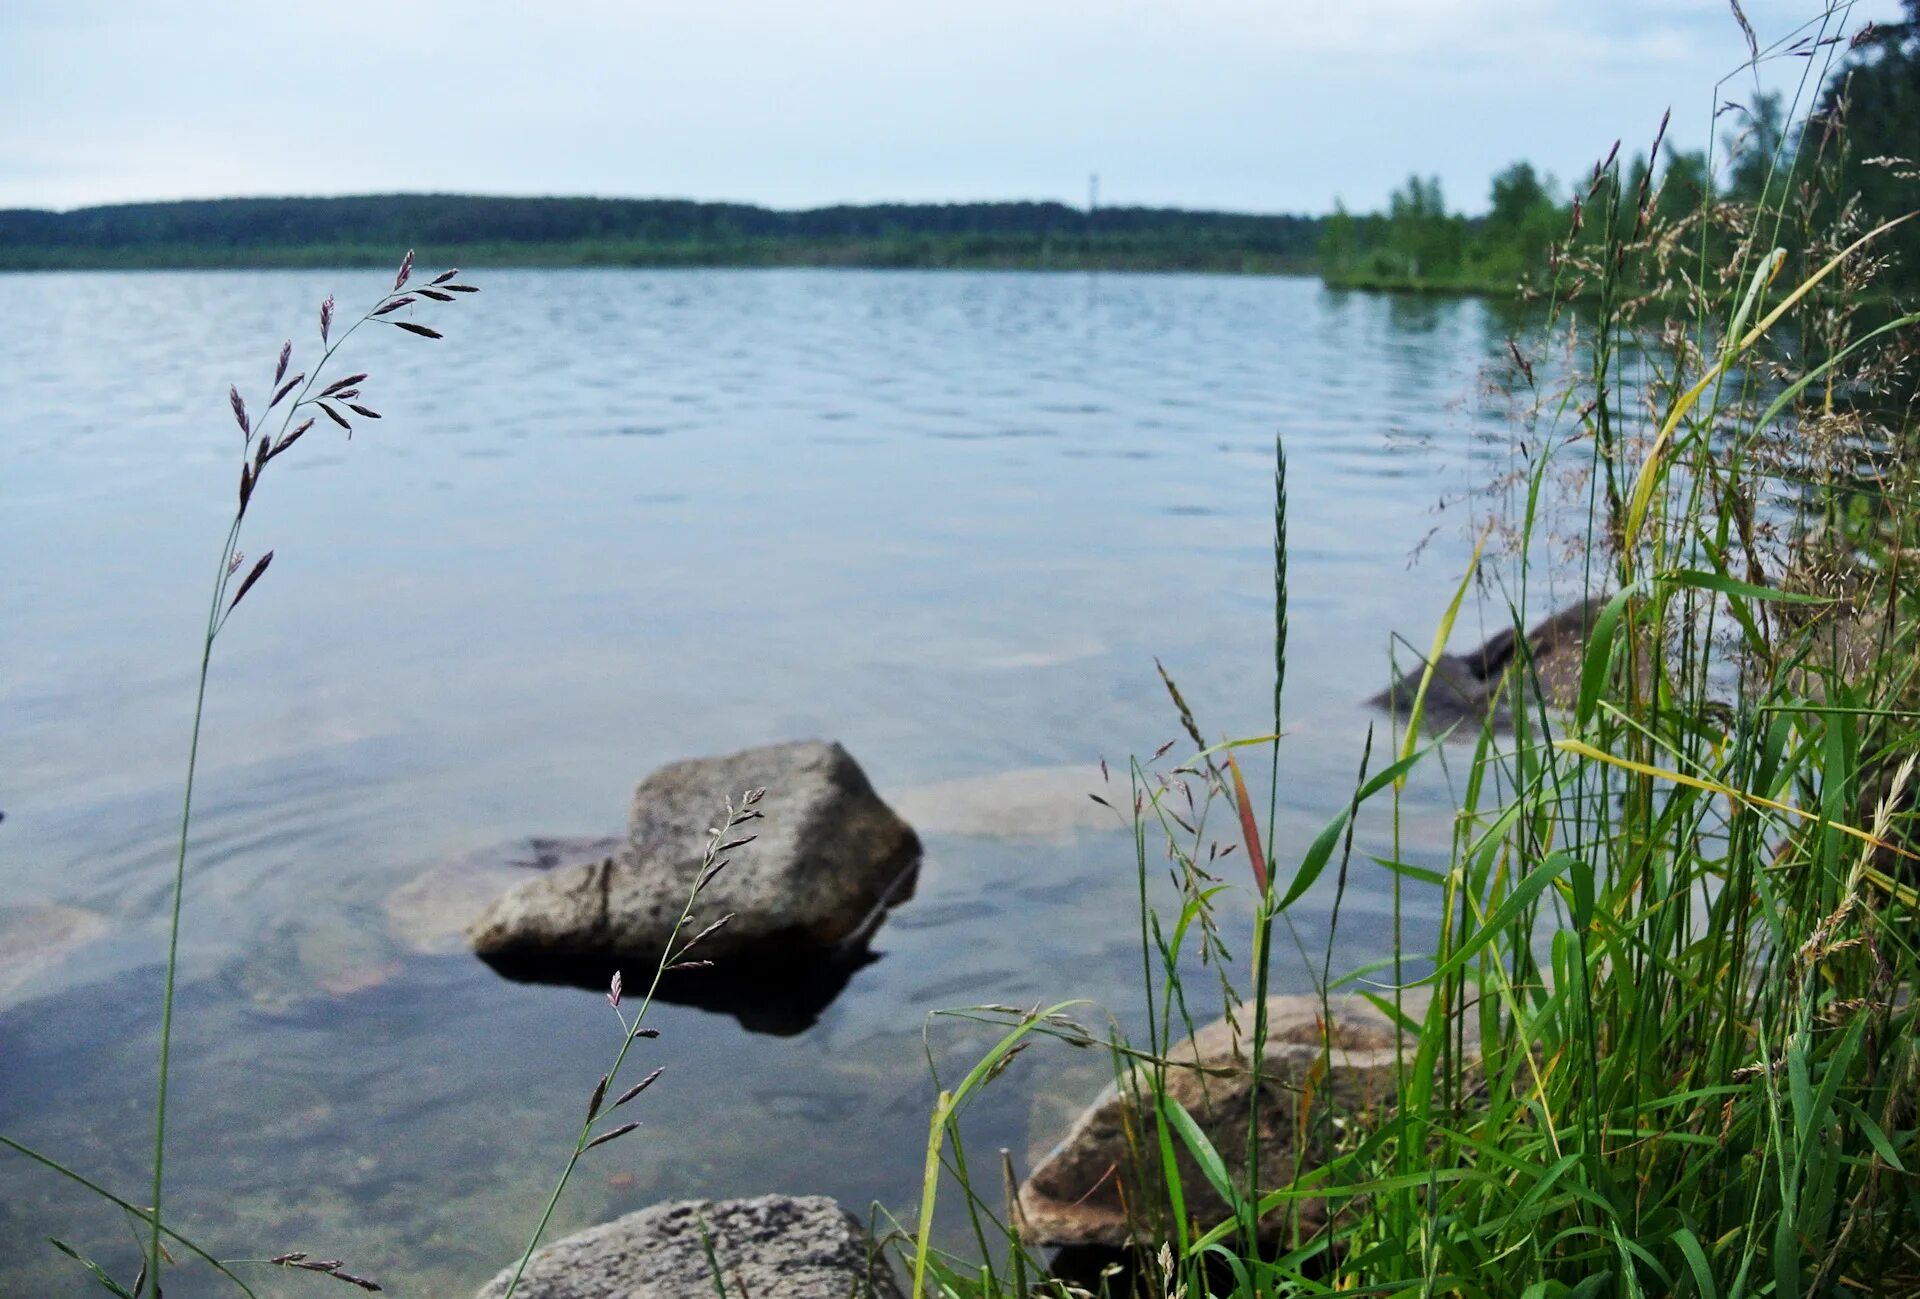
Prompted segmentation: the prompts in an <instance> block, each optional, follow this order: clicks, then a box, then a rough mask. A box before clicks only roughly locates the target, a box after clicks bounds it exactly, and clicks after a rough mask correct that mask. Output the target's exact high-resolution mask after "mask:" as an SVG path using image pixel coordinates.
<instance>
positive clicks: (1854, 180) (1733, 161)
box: [1319, 0, 1920, 292]
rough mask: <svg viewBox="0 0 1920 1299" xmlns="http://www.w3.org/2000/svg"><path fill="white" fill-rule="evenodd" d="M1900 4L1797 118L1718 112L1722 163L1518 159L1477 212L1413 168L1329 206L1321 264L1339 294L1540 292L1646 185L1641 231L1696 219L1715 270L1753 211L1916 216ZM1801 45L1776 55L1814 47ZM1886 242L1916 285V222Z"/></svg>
mask: <svg viewBox="0 0 1920 1299" xmlns="http://www.w3.org/2000/svg"><path fill="white" fill-rule="evenodd" d="M1903 4H1904V6H1905V10H1906V16H1905V19H1904V21H1901V22H1897V23H1889V24H1884V25H1879V26H1874V27H1869V28H1867V29H1864V30H1863V31H1862V32H1861V33H1860V34H1859V35H1857V36H1855V37H1854V38H1853V39H1852V40H1851V42H1850V48H1849V49H1848V50H1847V52H1846V54H1845V57H1844V58H1842V59H1841V60H1840V62H1839V65H1838V67H1837V68H1836V69H1835V71H1834V72H1833V74H1832V75H1831V76H1830V77H1828V78H1827V80H1826V81H1825V83H1824V84H1823V85H1822V86H1821V87H1820V89H1819V91H1818V93H1817V94H1816V95H1815V96H1814V97H1813V102H1812V105H1811V111H1809V112H1808V113H1807V115H1806V116H1805V117H1804V118H1802V119H1801V120H1800V121H1797V122H1794V121H1789V120H1788V114H1787V110H1786V107H1785V104H1784V101H1783V99H1782V97H1781V96H1780V95H1779V94H1766V93H1761V94H1756V95H1754V96H1753V97H1752V98H1751V99H1750V101H1748V102H1747V103H1744V104H1729V105H1727V106H1725V107H1724V108H1723V109H1722V112H1723V113H1724V114H1725V115H1726V117H1727V118H1728V119H1729V120H1730V121H1731V123H1732V124H1731V125H1730V126H1728V127H1726V128H1725V129H1724V130H1723V134H1722V140H1721V145H1722V148H1721V152H1720V165H1719V166H1718V168H1717V169H1716V168H1714V167H1712V166H1710V161H1709V158H1708V155H1707V153H1706V151H1705V150H1681V149H1678V148H1676V147H1674V146H1672V145H1671V144H1669V145H1667V146H1666V147H1665V149H1664V150H1662V149H1661V147H1660V145H1659V143H1658V142H1656V144H1655V146H1654V149H1653V150H1652V151H1650V153H1639V154H1636V155H1634V156H1633V157H1632V158H1631V159H1630V160H1628V161H1625V162H1624V163H1621V162H1620V161H1619V160H1618V159H1617V158H1614V157H1609V158H1608V159H1606V160H1605V161H1604V162H1603V163H1602V165H1601V166H1600V167H1597V168H1595V169H1594V171H1593V172H1592V173H1591V175H1582V176H1581V177H1580V180H1579V182H1578V183H1576V184H1573V185H1564V184H1562V183H1560V182H1558V181H1556V180H1555V179H1554V178H1553V177H1552V176H1551V175H1547V174H1543V173H1541V172H1540V171H1538V170H1537V169H1536V168H1535V167H1534V166H1533V165H1532V164H1531V163H1527V162H1516V163H1514V164H1513V165H1512V166H1510V167H1508V168H1507V169H1506V170H1505V171H1502V172H1501V173H1500V174H1499V175H1497V176H1495V177H1494V178H1493V183H1492V186H1491V190H1490V193H1489V195H1488V210H1487V213H1486V215H1485V216H1481V217H1467V216H1463V215H1461V214H1459V213H1457V212H1449V211H1448V210H1447V204H1446V200H1445V198H1444V196H1443V194H1442V192H1441V188H1440V181H1439V178H1438V177H1422V176H1419V175H1414V176H1410V177H1409V178H1408V179H1407V182H1406V184H1405V185H1403V186H1402V187H1401V188H1399V189H1397V190H1395V191H1394V193H1393V194H1392V196H1391V197H1390V199H1389V200H1388V203H1387V206H1386V208H1385V210H1383V211H1379V212H1368V213H1360V214H1355V213H1350V212H1348V211H1347V210H1346V209H1345V208H1344V207H1342V206H1338V205H1336V208H1335V210H1334V213H1333V215H1332V216H1330V217H1329V218H1327V222H1326V225H1325V228H1324V230H1323V232H1322V236H1321V242H1320V249H1319V253H1320V265H1321V272H1322V274H1323V275H1324V276H1325V278H1326V279H1327V281H1328V282H1329V283H1332V284H1336V285H1342V286H1347V287H1362V288H1364V287H1378V288H1408V289H1435V290H1457V289H1468V290H1487V291H1496V292H1506V291H1514V290H1519V291H1522V292H1525V291H1527V290H1530V289H1544V288H1546V287H1547V282H1548V281H1549V280H1550V279H1551V278H1552V276H1553V274H1554V270H1555V268H1556V265H1557V263H1556V262H1555V260H1554V258H1553V256H1552V255H1551V254H1552V252H1553V250H1554V249H1555V247H1556V246H1560V247H1563V248H1565V249H1568V250H1570V251H1572V252H1574V253H1576V254H1577V253H1578V252H1579V250H1580V249H1582V248H1583V247H1584V248H1589V249H1591V248H1598V247H1601V246H1603V245H1604V244H1605V243H1606V241H1607V240H1608V239H1609V237H1613V238H1632V237H1634V235H1635V233H1636V232H1635V231H1634V230H1633V229H1631V227H1635V226H1639V225H1641V223H1642V218H1641V215H1640V204H1639V203H1638V202H1637V201H1631V202H1630V201H1626V200H1628V199H1630V198H1631V199H1634V200H1637V199H1638V196H1639V195H1640V194H1641V193H1642V192H1643V191H1644V192H1645V193H1646V194H1648V196H1649V203H1648V213H1649V218H1648V219H1647V221H1646V222H1645V225H1646V228H1647V229H1651V230H1655V231H1672V230H1680V229H1682V228H1684V227H1687V226H1689V225H1691V226H1692V229H1693V231H1694V232H1696V233H1697V234H1698V236H1699V237H1698V239H1697V240H1696V241H1695V242H1694V245H1693V246H1695V247H1698V248H1699V249H1700V251H1702V252H1703V253H1704V254H1705V256H1706V257H1707V259H1708V261H1709V263H1710V264H1719V263H1721V262H1722V261H1724V260H1725V258H1726V256H1727V254H1728V253H1729V252H1730V251H1731V249H1732V248H1733V246H1734V245H1735V244H1737V243H1738V241H1739V240H1740V239H1741V238H1742V237H1744V235H1745V234H1746V233H1747V232H1748V230H1749V229H1750V228H1751V223H1752V222H1753V221H1754V220H1755V219H1756V218H1757V219H1760V220H1769V221H1771V220H1775V219H1781V220H1785V221H1787V222H1789V223H1798V224H1801V225H1803V226H1804V227H1806V228H1808V229H1812V228H1816V227H1822V226H1825V227H1831V226H1832V225H1834V224H1835V222H1836V219H1837V218H1846V219H1847V220H1848V221H1849V222H1850V224H1851V227H1852V228H1857V229H1859V230H1862V231H1864V230H1865V229H1867V228H1869V226H1870V225H1871V223H1873V222H1875V221H1878V220H1884V219H1886V218H1888V217H1892V216H1898V215H1900V214H1902V213H1904V212H1907V211H1910V210H1912V209H1913V208H1915V207H1916V206H1920V188H1916V186H1915V184H1914V182H1915V180H1917V179H1920V163H1916V162H1915V161H1913V159H1914V156H1915V155H1916V153H1920V0H1903ZM1807 42H1808V43H1807V45H1806V47H1805V48H1804V49H1803V50H1794V49H1793V48H1792V47H1789V49H1788V50H1787V51H1785V53H1787V54H1788V55H1795V54H1801V53H1804V54H1805V55H1807V56H1809V57H1811V56H1815V55H1817V54H1819V53H1820V52H1821V49H1820V45H1819V44H1818V43H1816V42H1814V41H1813V40H1812V38H1807ZM1716 171H1717V173H1718V174H1716ZM1616 200H1617V201H1616ZM1576 206H1578V208H1579V210H1578V212H1576ZM1638 233H1640V234H1644V233H1645V230H1641V231H1639V232H1638ZM1881 250H1882V251H1884V252H1888V253H1891V254H1893V262H1892V264H1891V266H1890V267H1889V268H1888V272H1887V277H1886V280H1885V281H1884V282H1886V283H1889V284H1891V285H1893V286H1894V287H1898V288H1906V287H1920V222H1915V223H1910V224H1909V225H1907V226H1905V227H1902V228H1900V229H1898V230H1896V231H1893V232H1891V234H1890V236H1889V237H1888V239H1887V240H1886V242H1885V243H1884V244H1883V245H1881ZM1562 287H1563V288H1564V287H1565V286H1564V285H1563V286H1562Z"/></svg>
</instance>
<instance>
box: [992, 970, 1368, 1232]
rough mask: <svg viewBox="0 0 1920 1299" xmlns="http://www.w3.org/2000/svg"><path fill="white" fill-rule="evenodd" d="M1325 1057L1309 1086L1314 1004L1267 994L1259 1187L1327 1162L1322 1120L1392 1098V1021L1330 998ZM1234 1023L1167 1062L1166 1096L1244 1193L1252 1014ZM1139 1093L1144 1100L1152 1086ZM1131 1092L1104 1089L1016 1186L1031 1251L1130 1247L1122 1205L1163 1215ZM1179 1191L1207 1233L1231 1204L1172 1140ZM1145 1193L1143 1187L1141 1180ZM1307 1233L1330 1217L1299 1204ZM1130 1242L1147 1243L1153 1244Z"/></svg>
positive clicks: (1280, 1215)
mask: <svg viewBox="0 0 1920 1299" xmlns="http://www.w3.org/2000/svg"><path fill="white" fill-rule="evenodd" d="M1330 1008H1331V1011H1332V1018H1331V1020H1330V1021H1329V1027H1330V1029H1331V1033H1330V1035H1329V1036H1330V1038H1331V1058H1330V1060H1329V1063H1328V1067H1327V1070H1326V1073H1325V1076H1323V1077H1313V1076H1312V1075H1313V1074H1314V1073H1316V1072H1317V1065H1318V1062H1319V1061H1320V1059H1321V1056H1322V1052H1323V1043H1324V1042H1326V1040H1327V1038H1326V1037H1323V1033H1322V1029H1321V1014H1322V1009H1323V1008H1322V1004H1321V1002H1320V1000H1319V999H1318V998H1315V997H1271V998H1269V999H1268V1001H1267V1034H1268V1036H1267V1045H1266V1052H1265V1057H1264V1062H1263V1063H1262V1065H1261V1067H1260V1088H1261V1094H1262V1096H1263V1097H1264V1098H1265V1101H1264V1103H1263V1104H1262V1106H1261V1110H1260V1176H1259V1184H1260V1186H1261V1187H1263V1188H1271V1187H1277V1186H1284V1185H1286V1184H1287V1183H1288V1182H1289V1181H1291V1180H1292V1178H1293V1176H1294V1171H1295V1169H1296V1168H1298V1167H1301V1166H1305V1167H1308V1168H1311V1167H1314V1166H1316V1165H1317V1164H1319V1163H1322V1162H1324V1161H1325V1159H1326V1157H1327V1154H1328V1147H1329V1145H1330V1142H1329V1140H1328V1136H1327V1130H1328V1128H1329V1126H1330V1125H1329V1123H1328V1122H1327V1119H1328V1117H1329V1116H1332V1115H1338V1116H1341V1117H1342V1118H1343V1120H1345V1121H1349V1122H1351V1121H1356V1120H1358V1121H1364V1116H1366V1115H1369V1114H1377V1113H1379V1112H1380V1111H1382V1110H1383V1109H1384V1108H1386V1107H1387V1106H1390V1105H1391V1104H1392V1102H1393V1099H1394V1055H1395V1048H1396V1039H1395V1034H1394V1032H1393V1028H1392V1025H1391V1023H1390V1022H1389V1021H1388V1020H1387V1018H1386V1017H1385V1016H1384V1015H1382V1014H1380V1013H1379V1011H1377V1010H1375V1009H1374V1008H1373V1006H1371V1005H1370V1004H1368V1003H1367V1002H1365V1001H1363V1000H1361V999H1359V998H1357V997H1355V998H1336V999H1335V1000H1334V1001H1333V1002H1332V1003H1331V1007H1330ZM1235 1019H1236V1020H1237V1021H1238V1025H1237V1027H1236V1025H1235V1023H1234V1022H1233V1021H1230V1020H1228V1019H1224V1018H1223V1019H1219V1020H1215V1021H1214V1022H1213V1023H1211V1024H1209V1025H1207V1026H1206V1027H1205V1028H1202V1029H1201V1030H1200V1031H1199V1032H1197V1033H1195V1034H1194V1035H1193V1036H1192V1037H1190V1038H1188V1039H1186V1040H1185V1041H1183V1042H1181V1043H1179V1044H1178V1045H1177V1046H1175V1047H1174V1048H1173V1049H1172V1050H1171V1051H1169V1052H1168V1053H1167V1058H1168V1059H1169V1060H1171V1061H1175V1062H1180V1063H1182V1064H1184V1065H1186V1067H1173V1068H1170V1069H1169V1070H1168V1073H1167V1093H1168V1095H1169V1096H1171V1097H1172V1098H1173V1099H1174V1100H1177V1101H1179V1102H1180V1104H1181V1105H1183V1106H1184V1107H1185V1108H1186V1109H1187V1111H1188V1113H1190V1114H1192V1115H1193V1118H1194V1120H1195V1122H1197V1123H1198V1124H1199V1126H1200V1130H1201V1131H1202V1132H1204V1133H1206V1135H1207V1138H1208V1140H1210V1141H1211V1142H1212V1143H1213V1147H1214V1149H1215V1150H1217V1151H1218V1152H1219V1153H1220V1157H1221V1160H1222V1162H1223V1163H1224V1164H1225V1165H1226V1169H1227V1174H1228V1176H1229V1178H1230V1179H1232V1181H1233V1182H1234V1183H1235V1184H1237V1185H1241V1186H1244V1185H1245V1184H1246V1178H1247V1115H1248V1111H1249V1103H1250V1101H1251V1092H1252V1079H1253V1074H1252V1070H1251V1069H1250V1068H1249V1067H1248V1061H1247V1048H1248V1046H1249V1045H1250V1042H1249V1039H1250V1038H1251V1037H1252V1034H1253V1006H1252V1004H1251V1003H1248V1004H1247V1005H1244V1006H1242V1007H1240V1008H1239V1010H1238V1011H1237V1012H1236V1015H1235ZM1309 1087H1311V1089H1312V1092H1313V1095H1314V1097H1315V1113H1314V1115H1313V1116H1312V1117H1311V1120H1310V1122H1309V1123H1308V1124H1307V1125H1306V1126H1307V1128H1308V1131H1309V1133H1310V1135H1309V1138H1308V1142H1307V1147H1306V1149H1304V1150H1302V1149H1300V1148H1299V1141H1300V1135H1299V1134H1300V1128H1301V1124H1300V1119H1301V1115H1300V1097H1301V1096H1302V1095H1303V1094H1304V1093H1305V1091H1306V1090H1307V1089H1308V1088H1309ZM1140 1091H1141V1093H1142V1094H1143V1095H1147V1094H1150V1087H1149V1083H1148V1080H1147V1079H1145V1078H1142V1079H1141V1080H1140ZM1132 1111H1133V1098H1132V1096H1131V1095H1127V1096H1124V1097H1123V1096H1122V1094H1121V1092H1120V1089H1119V1088H1118V1087H1117V1086H1114V1085H1113V1084H1109V1085H1108V1086H1107V1088H1106V1090H1105V1091H1103V1092H1102V1093H1101V1094H1100V1096H1099V1097H1098V1098H1097V1099H1096V1100H1095V1101H1094V1102H1093V1104H1092V1105H1090V1106H1088V1107H1087V1109H1086V1110H1085V1111H1084V1112H1082V1114H1081V1115H1080V1117H1079V1119H1078V1120H1076V1121H1075V1122H1074V1124H1073V1126H1072V1128H1071V1129H1069V1131H1068V1132H1067V1135H1066V1137H1065V1138H1064V1139H1063V1140H1061V1142H1060V1143H1059V1144H1058V1145H1056V1146H1055V1147H1054V1148H1053V1149H1052V1150H1051V1151H1050V1152H1049V1153H1048V1154H1047V1155H1046V1156H1045V1157H1044V1158H1043V1159H1042V1160H1041V1161H1040V1162H1039V1164H1038V1165H1037V1166H1036V1167H1035V1168H1034V1170H1033V1172H1032V1174H1031V1175H1030V1176H1029V1177H1028V1178H1027V1180H1026V1182H1025V1183H1024V1184H1022V1186H1021V1187H1020V1194H1019V1210H1020V1212H1019V1215H1018V1219H1019V1222H1018V1225H1019V1228H1020V1232H1021V1235H1022V1236H1024V1237H1025V1239H1026V1240H1027V1241H1028V1242H1029V1243H1032V1244H1036V1245H1107V1246H1118V1245H1125V1244H1128V1243H1134V1242H1131V1236H1132V1230H1133V1228H1132V1225H1131V1224H1129V1222H1128V1220H1127V1213H1126V1206H1127V1205H1132V1206H1133V1207H1134V1209H1135V1211H1136V1213H1138V1212H1139V1211H1140V1209H1141V1207H1142V1206H1153V1207H1154V1209H1156V1210H1157V1211H1158V1212H1160V1213H1164V1212H1165V1209H1164V1208H1162V1207H1160V1206H1164V1205H1165V1204H1166V1193H1165V1191H1164V1189H1163V1188H1162V1187H1161V1185H1160V1181H1159V1177H1158V1172H1157V1169H1158V1154H1157V1150H1156V1144H1155V1138H1154V1136H1153V1131H1154V1129H1153V1125H1152V1123H1151V1121H1148V1122H1141V1121H1140V1119H1139V1116H1138V1115H1136V1114H1135V1113H1133V1112H1132ZM1129 1128H1131V1130H1132V1131H1134V1132H1136V1133H1138V1134H1140V1140H1141V1141H1142V1142H1143V1144H1144V1145H1145V1146H1146V1148H1147V1151H1148V1159H1147V1160H1146V1161H1145V1162H1146V1163H1147V1164H1148V1165H1149V1167H1148V1168H1147V1169H1145V1170H1137V1169H1136V1161H1135V1158H1134V1156H1133V1154H1132V1153H1130V1152H1129V1150H1128V1148H1127V1138H1126V1133H1127V1131H1128V1130H1129ZM1174 1142H1175V1145H1176V1148H1177V1149H1178V1151H1179V1154H1178V1156H1177V1160H1178V1167H1179V1170H1180V1184H1181V1188H1182V1191H1183V1192H1184V1194H1185V1196H1186V1204H1187V1212H1188V1215H1189V1216H1190V1217H1192V1218H1195V1219H1197V1220H1199V1221H1200V1222H1201V1223H1203V1224H1207V1225H1211V1224H1212V1223H1213V1222H1216V1221H1219V1220H1221V1219H1223V1218H1225V1217H1226V1216H1227V1215H1228V1213H1229V1209H1228V1206H1227V1203H1226V1201H1225V1200H1224V1199H1222V1198H1221V1197H1220V1196H1219V1195H1218V1194H1216V1193H1215V1192H1214V1190H1213V1188H1212V1187H1211V1186H1210V1185H1209V1184H1208V1182H1207V1179H1206V1175H1205V1174H1204V1173H1202V1172H1201V1171H1200V1168H1199V1165H1198V1164H1197V1163H1196V1162H1195V1161H1194V1160H1193V1158H1192V1156H1191V1155H1190V1154H1189V1153H1188V1152H1187V1149H1186V1146H1185V1145H1184V1144H1183V1143H1181V1141H1180V1138H1179V1137H1178V1136H1177V1135H1176V1136H1175V1137H1174ZM1143 1177H1144V1178H1145V1180H1146V1182H1147V1184H1146V1185H1145V1186H1142V1185H1140V1182H1141V1180H1142V1178H1143ZM1294 1211H1295V1212H1297V1213H1298V1214H1299V1218H1300V1225H1301V1227H1302V1229H1303V1230H1306V1231H1312V1230H1315V1229H1317V1228H1318V1227H1319V1226H1320V1225H1322V1224H1323V1223H1324V1222H1325V1220H1326V1214H1325V1208H1324V1206H1323V1205H1322V1204H1321V1203H1320V1202H1318V1201H1313V1200H1304V1201H1299V1202H1297V1207H1296V1209H1295V1210H1294ZM1287 1212H1288V1210H1287V1209H1285V1208H1281V1209H1277V1210H1275V1211H1274V1213H1272V1214H1270V1215H1269V1216H1268V1218H1267V1219H1266V1220H1265V1221H1264V1222H1263V1224H1262V1225H1263V1227H1269V1228H1271V1229H1274V1230H1276V1231H1277V1230H1278V1229H1279V1228H1280V1227H1281V1226H1282V1225H1283V1224H1284V1223H1285V1222H1286V1215H1287ZM1137 1243H1143V1244H1149V1245H1151V1244H1154V1243H1157V1242H1154V1241H1142V1242H1137Z"/></svg>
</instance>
